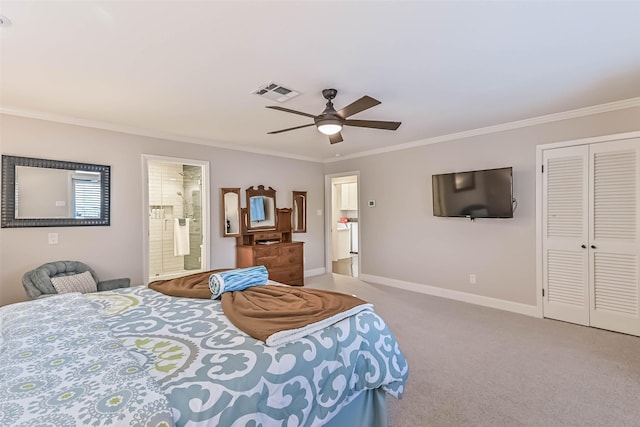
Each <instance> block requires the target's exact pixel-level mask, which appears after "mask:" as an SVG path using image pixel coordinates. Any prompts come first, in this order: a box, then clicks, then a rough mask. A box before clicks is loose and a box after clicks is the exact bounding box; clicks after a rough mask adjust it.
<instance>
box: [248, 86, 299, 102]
mask: <svg viewBox="0 0 640 427" xmlns="http://www.w3.org/2000/svg"><path fill="white" fill-rule="evenodd" d="M252 93H253V94H254V95H259V96H262V97H264V98H267V99H270V100H272V101H278V102H287V101H288V100H290V99H293V98H295V97H296V96H298V95H300V92H297V91H295V90H293V89H289V88H286V87H284V86H282V85H280V84H278V83H273V82H269V83H267V84H265V85H262V86H260V87H259V88H258V89H257V90H255V91H254V92H252Z"/></svg>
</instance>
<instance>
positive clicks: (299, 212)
mask: <svg viewBox="0 0 640 427" xmlns="http://www.w3.org/2000/svg"><path fill="white" fill-rule="evenodd" d="M291 231H292V232H293V233H306V232H307V192H306V191H294V192H293V212H292V215H291Z"/></svg>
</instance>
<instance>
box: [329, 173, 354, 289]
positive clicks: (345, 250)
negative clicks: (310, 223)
mask: <svg viewBox="0 0 640 427" xmlns="http://www.w3.org/2000/svg"><path fill="white" fill-rule="evenodd" d="M326 185H327V187H328V188H327V200H328V201H330V203H329V205H328V206H327V217H328V222H329V224H328V226H327V230H328V235H327V238H326V241H327V245H326V246H327V266H326V268H327V271H331V272H332V273H334V274H342V275H346V276H352V277H358V276H359V271H360V244H359V242H360V223H359V203H358V200H359V196H358V194H359V186H358V173H357V172H348V173H343V174H334V175H328V176H327V177H326Z"/></svg>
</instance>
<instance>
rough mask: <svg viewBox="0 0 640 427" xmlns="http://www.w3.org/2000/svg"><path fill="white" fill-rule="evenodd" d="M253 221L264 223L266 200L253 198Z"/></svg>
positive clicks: (260, 197) (259, 197) (258, 197)
mask: <svg viewBox="0 0 640 427" xmlns="http://www.w3.org/2000/svg"><path fill="white" fill-rule="evenodd" d="M250 200H251V221H264V220H265V215H264V198H263V197H262V196H253V197H252V198H251V199H250Z"/></svg>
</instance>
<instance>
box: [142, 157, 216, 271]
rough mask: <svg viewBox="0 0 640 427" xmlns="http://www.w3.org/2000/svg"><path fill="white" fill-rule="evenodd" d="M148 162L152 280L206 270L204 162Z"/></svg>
mask: <svg viewBox="0 0 640 427" xmlns="http://www.w3.org/2000/svg"><path fill="white" fill-rule="evenodd" d="M146 164H147V189H148V212H147V215H148V245H147V248H148V274H149V276H148V278H149V281H150V282H151V281H154V280H160V279H167V278H171V277H178V276H183V275H186V274H191V273H195V272H198V271H203V270H204V269H205V268H206V263H205V254H204V252H205V247H206V246H205V245H204V236H205V234H204V229H205V227H204V224H203V219H204V218H208V212H203V208H204V209H206V206H207V204H205V203H203V183H204V182H205V180H204V175H205V173H204V169H205V168H204V166H203V165H197V164H189V163H187V162H185V161H164V160H157V159H147V162H146ZM205 222H206V221H205Z"/></svg>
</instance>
